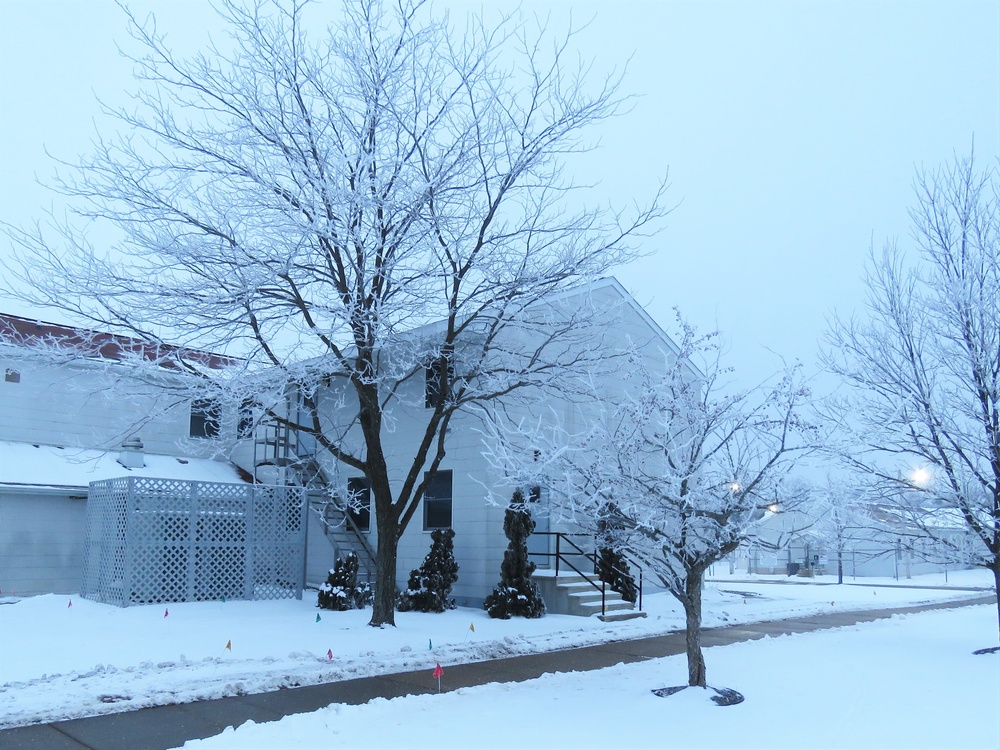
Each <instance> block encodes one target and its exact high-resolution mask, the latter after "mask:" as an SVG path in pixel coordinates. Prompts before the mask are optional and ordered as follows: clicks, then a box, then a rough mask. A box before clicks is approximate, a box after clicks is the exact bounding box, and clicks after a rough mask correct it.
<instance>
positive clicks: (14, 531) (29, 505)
mask: <svg viewBox="0 0 1000 750" xmlns="http://www.w3.org/2000/svg"><path fill="white" fill-rule="evenodd" d="M86 508H87V504H86V501H85V500H83V499H82V498H78V497H70V496H67V495H59V494H48V495H36V494H18V493H16V492H14V493H10V492H2V493H0V592H2V594H3V595H15V596H27V595H32V594H48V593H55V594H71V593H75V592H77V591H79V590H80V582H81V580H82V578H81V576H82V573H83V552H84V536H85V530H86Z"/></svg>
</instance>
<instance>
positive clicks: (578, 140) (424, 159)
mask: <svg viewBox="0 0 1000 750" xmlns="http://www.w3.org/2000/svg"><path fill="white" fill-rule="evenodd" d="M314 10H315V9H314V8H311V7H310V6H309V4H308V2H305V1H304V0H287V2H283V1H282V0H273V1H266V0H257V1H256V2H252V1H251V2H250V4H249V5H246V6H245V5H243V4H242V3H239V2H235V1H233V2H227V1H224V2H223V3H222V14H223V17H224V19H225V21H226V24H227V28H228V31H229V32H230V38H229V39H228V40H227V41H226V43H225V46H221V47H218V48H214V47H213V48H210V49H208V50H206V51H205V52H204V53H203V54H199V55H197V56H194V57H193V58H191V59H179V58H178V57H177V56H175V55H174V54H173V52H172V51H171V49H170V46H169V45H168V43H167V40H166V37H165V35H163V34H162V33H161V32H160V31H159V30H158V29H157V28H156V27H155V24H153V22H151V21H147V22H141V21H139V20H137V19H136V18H134V17H132V16H129V21H130V23H131V30H132V32H133V36H134V37H135V38H136V39H137V40H138V42H139V43H140V45H141V47H142V49H143V52H142V54H141V55H138V56H136V58H135V63H136V66H137V71H138V76H139V78H140V80H141V82H142V84H143V88H142V89H141V90H140V91H139V92H138V93H137V94H136V95H135V99H134V107H132V108H128V109H121V110H117V111H114V112H112V114H113V115H114V116H116V117H117V118H118V120H119V121H120V124H121V125H122V126H123V129H122V133H123V134H122V135H120V136H117V137H113V138H105V139H99V140H98V141H97V143H96V149H95V152H94V154H93V156H92V157H91V158H89V159H87V160H85V161H83V162H82V163H80V164H78V165H73V167H72V169H71V170H70V173H69V174H70V176H69V177H68V178H66V179H64V181H63V182H62V183H61V187H62V189H63V190H64V191H65V192H66V193H67V194H68V195H69V196H71V198H73V199H75V204H74V205H75V206H76V210H77V212H78V215H79V216H80V217H83V218H85V219H96V220H98V221H108V222H110V223H111V224H112V225H114V226H115V227H117V229H118V230H119V231H120V233H121V239H120V241H118V242H117V244H116V245H114V247H112V248H110V249H105V248H95V247H92V246H91V245H90V244H89V243H88V242H87V241H86V238H85V236H84V235H83V234H81V232H80V231H79V225H78V224H77V223H75V222H73V221H70V222H68V223H56V225H55V226H48V227H38V228H35V229H31V230H19V229H13V228H9V229H8V234H9V235H10V236H11V237H12V238H13V240H14V242H15V244H16V245H17V246H18V248H19V258H20V261H21V271H20V280H21V284H20V285H19V287H18V288H19V290H20V291H21V293H22V294H24V295H26V296H28V297H31V298H32V301H34V302H35V303H47V304H49V305H54V306H56V307H59V308H62V309H63V310H66V311H69V312H72V313H74V314H75V315H76V317H77V318H81V317H82V318H83V319H84V320H86V321H89V322H90V323H92V324H94V325H96V326H100V327H102V328H105V329H110V330H114V331H122V332H127V333H130V334H132V335H134V336H138V337H140V338H142V339H144V340H152V341H156V340H158V339H160V338H161V337H166V338H169V339H170V340H173V341H176V342H177V343H178V344H179V345H180V346H181V347H182V348H183V347H196V348H198V349H199V350H211V351H221V352H225V353H227V354H231V355H236V356H239V357H240V358H241V360H240V365H239V367H237V368H235V370H234V369H233V368H230V369H229V370H228V371H227V373H226V375H225V377H224V378H223V377H219V376H217V374H216V373H214V372H209V371H206V370H205V369H204V368H197V367H193V368H191V369H192V379H191V381H190V382H191V383H193V385H192V388H194V389H196V390H197V389H200V390H202V392H212V393H216V392H217V393H219V394H228V395H229V396H230V397H231V398H236V399H239V398H247V397H253V398H256V399H257V400H258V401H259V402H260V403H262V404H263V406H264V408H265V411H266V412H267V415H268V418H269V419H271V420H274V421H275V422H277V423H279V424H281V425H284V426H285V427H287V428H289V429H292V430H295V431H298V432H299V433H301V434H306V435H308V436H309V437H310V439H311V440H312V441H314V442H315V443H316V444H317V445H318V447H319V449H320V450H322V451H325V453H326V455H328V456H329V457H331V458H332V459H334V460H335V461H336V462H339V463H340V464H341V465H344V466H347V467H350V468H351V469H353V470H355V471H358V472H363V473H364V475H365V477H366V478H367V480H368V482H369V484H370V487H371V492H372V496H373V498H374V507H375V519H376V530H377V535H378V550H377V580H376V592H375V603H374V608H373V614H372V619H371V624H372V625H381V624H392V623H393V622H394V615H393V600H394V589H395V585H396V550H397V542H398V540H399V538H400V535H401V534H402V532H403V530H404V529H405V528H406V526H407V524H408V523H409V521H410V519H411V518H412V517H413V514H414V512H415V511H416V509H417V508H418V506H419V504H420V501H421V498H422V496H423V492H424V489H425V487H426V486H427V483H428V481H430V479H431V478H432V477H433V475H434V472H435V471H436V470H437V468H438V467H439V465H440V463H441V461H442V459H443V457H444V455H445V448H446V440H445V437H446V434H447V432H448V427H449V423H450V421H451V420H452V418H453V416H454V415H455V414H456V413H457V412H458V411H459V410H461V409H463V408H466V407H470V406H474V405H475V404H481V403H484V402H489V401H491V400H493V399H496V398H498V397H501V396H504V395H505V394H508V393H511V392H513V391H515V390H517V389H519V388H521V387H522V386H524V385H532V384H534V385H538V384H540V383H541V384H544V383H546V382H551V381H552V380H554V379H558V373H559V372H560V371H562V370H563V369H564V368H566V367H571V366H572V365H573V364H574V362H573V357H571V356H570V355H569V354H567V352H569V351H570V350H571V349H572V347H569V346H567V343H566V342H567V340H568V339H569V338H570V337H572V336H573V335H574V331H577V330H578V326H577V325H576V324H577V323H578V322H579V316H573V315H571V316H568V317H565V316H564V317H562V318H560V320H559V321H558V323H555V324H552V325H549V327H548V328H547V329H545V330H546V331H547V333H546V335H544V336H542V337H541V339H540V340H537V346H536V348H535V349H534V350H532V351H530V352H525V351H517V352H508V351H506V350H505V346H510V341H511V336H509V335H507V334H508V333H509V332H510V331H512V330H516V329H519V328H523V327H531V326H534V325H537V324H539V323H545V324H547V325H548V324H550V323H552V321H550V320H547V319H543V317H544V316H543V315H542V312H541V311H543V310H544V309H545V305H544V304H542V303H541V301H542V300H544V299H546V297H547V296H548V295H550V294H551V293H552V292H554V291H557V290H562V289H565V288H568V287H572V286H573V285H578V284H581V283H584V282H586V281H588V280H590V279H593V278H595V277H597V276H600V275H601V274H603V273H605V272H606V271H607V269H609V268H612V267H613V266H615V265H618V264H621V263H623V262H626V261H628V260H629V259H631V258H633V257H634V256H635V255H636V249H635V240H636V239H637V238H638V237H639V236H641V235H643V234H645V233H647V232H650V231H652V230H653V228H654V227H655V226H656V225H657V220H658V219H660V218H661V217H662V216H663V215H664V214H665V210H664V208H663V207H662V205H661V203H660V200H661V196H662V190H663V188H661V191H660V193H658V194H657V195H656V196H654V197H653V199H652V201H651V202H650V203H649V205H648V206H646V207H637V208H636V209H635V210H634V211H633V212H632V213H631V214H630V215H625V214H623V213H621V212H617V211H613V210H611V209H608V208H603V207H595V206H586V205H584V204H583V200H582V197H583V196H580V195H579V194H578V192H577V190H578V189H579V186H577V185H575V184H574V183H573V181H572V180H571V179H567V178H566V177H565V176H564V175H563V173H562V170H563V164H564V161H565V158H566V156H567V155H568V154H573V153H578V152H584V151H587V150H588V149H589V148H590V147H591V146H590V144H589V143H588V142H587V141H586V140H584V133H585V131H586V130H587V129H588V127H589V126H592V125H594V124H595V123H599V122H601V121H604V120H606V119H607V118H610V117H613V116H615V115H616V114H619V113H620V112H621V111H622V108H623V106H624V104H625V103H626V101H627V100H626V99H625V98H623V97H622V96H621V95H619V93H618V84H619V78H618V77H616V76H609V77H603V78H602V77H599V76H595V75H594V73H593V71H591V70H590V69H589V68H588V67H587V66H586V65H585V64H581V63H577V62H576V58H574V62H572V63H571V62H569V59H570V57H571V56H573V55H574V52H573V49H572V42H573V34H572V32H569V33H567V34H566V35H565V36H562V37H553V36H552V35H551V34H550V33H549V32H548V31H547V30H546V29H545V28H544V27H541V26H538V25H536V24H533V23H531V22H528V21H525V20H524V19H522V18H521V17H506V18H501V19H500V20H499V21H498V22H497V23H495V24H492V25H491V24H490V23H487V22H486V21H485V20H483V18H482V17H481V16H473V17H470V18H469V19H468V21H467V22H466V23H465V24H464V26H463V27H462V29H461V31H456V29H455V28H454V26H453V25H452V24H451V23H450V21H449V20H448V19H447V18H435V17H433V16H432V13H431V10H430V8H429V7H428V5H426V4H425V3H423V2H420V0H400V2H398V3H397V2H385V3H383V2H382V1H381V0H345V1H344V5H343V9H342V14H341V18H340V20H339V21H338V22H337V24H336V25H335V26H333V27H331V28H329V29H327V30H326V31H325V32H323V33H317V34H315V35H313V34H310V33H307V27H308V26H309V25H310V24H309V21H310V13H311V12H313V11H314ZM53 238H54V239H53ZM25 289H30V290H32V291H31V292H24V290H25ZM432 322H433V324H432ZM408 331H409V332H410V333H407V332H408ZM414 331H415V332H414ZM507 354H511V355H516V356H511V357H507V356H506V355H507ZM426 373H430V374H431V375H430V376H429V377H430V379H431V380H432V381H433V385H434V387H433V389H432V391H431V392H432V396H431V397H429V398H428V401H427V403H426V404H423V403H421V404H420V406H421V410H420V414H419V417H418V418H419V420H420V430H419V434H420V437H419V440H418V441H417V442H416V444H415V445H414V447H413V450H412V455H411V456H409V457H408V458H406V465H405V466H403V467H402V476H403V479H402V481H390V474H391V467H390V466H389V463H388V459H387V456H386V451H385V450H384V440H385V435H386V433H387V431H388V430H390V429H391V427H392V424H393V420H394V415H393V409H394V408H395V406H394V404H396V403H397V402H398V401H399V399H400V398H402V395H401V394H402V393H403V391H404V390H405V384H407V383H411V382H415V381H419V382H421V383H422V382H423V379H424V377H425V374H426ZM324 389H327V390H329V391H331V392H332V393H334V394H336V399H339V403H338V405H337V408H336V409H334V410H333V412H335V413H336V414H338V415H340V416H344V415H345V414H347V415H348V417H347V421H348V423H347V424H343V423H334V422H333V421H331V417H330V414H331V411H330V410H329V409H327V410H324V407H323V405H322V404H321V401H323V399H324V397H323V393H324ZM289 390H291V391H294V393H295V400H296V401H297V405H298V408H296V409H294V410H288V409H284V408H282V407H280V405H279V404H280V401H281V394H282V393H286V392H288V391H289ZM421 393H423V387H422V386H421ZM422 399H423V396H421V400H422ZM329 400H330V399H329V398H328V399H327V406H329ZM425 407H426V408H425ZM352 431H353V432H352ZM349 433H351V434H358V435H360V436H361V439H360V441H358V442H350V441H347V442H345V441H344V440H343V438H344V437H345V436H346V435H348V434H349ZM392 468H394V469H395V470H396V472H397V473H398V471H399V469H400V467H399V466H394V467H392Z"/></svg>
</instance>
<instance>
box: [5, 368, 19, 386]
mask: <svg viewBox="0 0 1000 750" xmlns="http://www.w3.org/2000/svg"><path fill="white" fill-rule="evenodd" d="M3 379H4V382H5V383H20V382H21V373H20V372H18V371H17V370H11V369H10V368H9V367H8V368H7V369H6V370H4V373H3Z"/></svg>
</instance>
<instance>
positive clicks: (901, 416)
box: [826, 156, 1000, 628]
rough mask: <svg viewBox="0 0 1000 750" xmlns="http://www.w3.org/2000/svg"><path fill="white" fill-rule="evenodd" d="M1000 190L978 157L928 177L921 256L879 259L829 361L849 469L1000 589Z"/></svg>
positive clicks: (907, 525) (917, 231) (895, 511)
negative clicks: (839, 389)
mask: <svg viewBox="0 0 1000 750" xmlns="http://www.w3.org/2000/svg"><path fill="white" fill-rule="evenodd" d="M998 192H1000V179H998V175H997V171H996V169H994V168H988V169H979V168H978V167H977V166H976V165H975V162H974V159H973V157H972V156H970V157H968V158H956V160H955V161H954V162H953V163H951V164H950V165H948V166H945V167H943V168H941V169H939V170H936V171H933V172H926V173H921V174H919V175H918V177H917V180H916V194H917V202H916V205H915V207H914V208H913V209H912V210H911V212H910V216H911V219H912V221H913V232H912V240H913V243H912V247H911V248H909V252H908V251H907V250H904V249H902V248H900V247H898V246H897V245H896V244H895V243H894V242H890V243H888V244H887V245H886V246H885V248H884V250H883V252H882V253H881V254H880V255H876V254H875V253H874V252H873V253H872V259H871V263H870V266H869V269H868V274H867V284H868V310H867V315H865V316H864V317H858V318H856V319H851V320H838V321H835V323H834V326H833V328H832V331H831V333H830V343H831V347H830V352H829V354H828V355H827V358H826V359H827V363H828V365H829V367H830V368H831V369H832V370H833V372H835V373H837V374H838V375H840V376H841V377H843V378H844V380H845V381H846V382H847V383H848V384H849V385H850V386H851V390H850V393H849V394H848V395H847V396H845V397H844V398H843V399H842V400H841V401H840V402H839V403H837V404H836V407H837V408H838V410H839V412H840V415H839V416H840V417H841V419H842V422H843V424H844V425H845V427H846V428H847V429H848V431H849V432H848V435H849V441H848V448H847V449H846V450H845V451H844V458H845V461H846V462H847V464H848V465H849V466H850V467H852V468H853V469H855V470H856V471H857V473H858V476H859V477H861V478H862V479H863V480H864V481H865V482H866V483H867V484H868V485H869V487H870V492H871V494H872V495H873V497H875V498H876V499H877V500H878V502H879V504H880V505H881V506H882V511H883V514H885V513H886V512H888V513H891V514H892V516H894V521H895V524H896V526H897V528H899V529H900V531H901V532H903V533H906V532H907V530H908V531H909V533H915V534H919V535H920V536H923V537H925V538H926V539H929V540H932V541H933V548H934V550H936V552H937V553H938V554H940V555H942V556H943V559H942V561H951V562H957V563H962V564H971V565H976V566H981V567H983V568H986V569H988V570H990V571H991V572H992V574H993V578H994V582H995V585H996V587H997V589H998V590H1000V195H998ZM997 606H998V609H997V616H998V628H1000V603H998V605H997Z"/></svg>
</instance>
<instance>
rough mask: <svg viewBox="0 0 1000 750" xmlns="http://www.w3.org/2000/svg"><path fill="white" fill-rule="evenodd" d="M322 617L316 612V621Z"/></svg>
mask: <svg viewBox="0 0 1000 750" xmlns="http://www.w3.org/2000/svg"><path fill="white" fill-rule="evenodd" d="M322 619H323V618H322V617H320V616H319V612H317V613H316V622H319V621H320V620H322Z"/></svg>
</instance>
